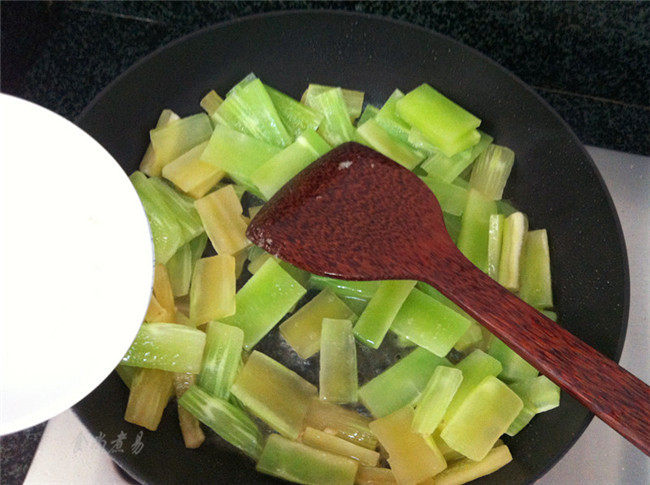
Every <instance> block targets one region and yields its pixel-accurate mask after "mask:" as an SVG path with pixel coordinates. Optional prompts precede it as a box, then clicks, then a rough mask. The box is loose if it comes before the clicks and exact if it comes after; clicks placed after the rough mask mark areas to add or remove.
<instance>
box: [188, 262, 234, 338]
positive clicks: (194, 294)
mask: <svg viewBox="0 0 650 485" xmlns="http://www.w3.org/2000/svg"><path fill="white" fill-rule="evenodd" d="M235 283H236V279H235V258H234V257H233V256H230V255H228V254H219V255H217V256H212V257H209V258H202V259H199V260H198V261H197V262H196V266H195V268H194V275H193V277H192V286H191V288H190V321H191V322H192V323H193V324H194V325H201V324H203V323H205V322H208V321H210V320H217V319H220V318H222V317H227V316H230V315H234V313H235Z"/></svg>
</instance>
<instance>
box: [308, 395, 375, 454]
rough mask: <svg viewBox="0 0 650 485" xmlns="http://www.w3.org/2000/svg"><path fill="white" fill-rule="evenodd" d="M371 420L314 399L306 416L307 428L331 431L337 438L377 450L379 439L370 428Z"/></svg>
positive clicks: (354, 412)
mask: <svg viewBox="0 0 650 485" xmlns="http://www.w3.org/2000/svg"><path fill="white" fill-rule="evenodd" d="M368 423H370V419H369V418H367V417H365V416H363V415H361V414H359V413H357V412H356V411H352V410H350V409H346V408H344V407H341V406H338V405H336V404H332V403H329V402H326V401H321V400H320V399H318V398H313V399H312V400H311V401H310V403H309V409H308V411H307V415H306V416H305V426H309V427H311V428H314V429H319V430H321V431H323V430H326V429H327V430H331V431H333V432H334V434H335V436H338V437H339V438H341V439H344V440H346V441H349V442H350V443H354V444H356V445H359V446H362V447H364V448H367V449H369V450H374V449H375V448H377V438H376V437H375V435H373V434H372V432H371V431H370V428H369V427H368Z"/></svg>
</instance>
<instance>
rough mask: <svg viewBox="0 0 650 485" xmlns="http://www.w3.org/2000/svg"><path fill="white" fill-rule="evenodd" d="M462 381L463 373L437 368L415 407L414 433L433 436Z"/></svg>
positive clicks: (444, 367)
mask: <svg viewBox="0 0 650 485" xmlns="http://www.w3.org/2000/svg"><path fill="white" fill-rule="evenodd" d="M462 381H463V372H462V371H460V370H458V369H455V368H453V367H446V366H444V365H441V366H438V367H436V370H435V371H434V372H433V375H432V376H431V379H429V382H428V383H427V387H425V388H424V391H423V392H422V397H420V400H419V401H418V402H417V404H416V406H415V415H414V416H413V422H412V424H411V428H412V429H413V431H415V432H416V433H420V434H422V435H426V436H429V435H431V434H433V432H434V431H435V430H436V428H437V427H438V425H439V424H440V422H441V421H442V418H443V417H444V416H445V411H447V408H448V407H449V403H451V400H452V399H453V397H454V394H456V391H457V390H458V387H459V386H460V383H461V382H462Z"/></svg>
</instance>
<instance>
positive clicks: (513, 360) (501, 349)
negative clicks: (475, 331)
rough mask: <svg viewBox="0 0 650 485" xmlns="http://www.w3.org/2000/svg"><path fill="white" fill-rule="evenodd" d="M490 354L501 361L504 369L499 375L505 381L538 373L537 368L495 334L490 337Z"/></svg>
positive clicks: (520, 378) (529, 376) (513, 380)
mask: <svg viewBox="0 0 650 485" xmlns="http://www.w3.org/2000/svg"><path fill="white" fill-rule="evenodd" d="M488 354H490V355H491V356H492V357H494V358H495V359H497V360H498V361H499V362H501V365H502V366H503V370H502V371H501V373H500V374H499V376H498V377H499V379H501V380H503V381H505V382H516V381H520V380H522V379H528V378H531V377H536V376H537V374H538V372H537V369H535V368H534V367H533V366H532V365H530V364H529V363H528V362H526V361H525V360H524V359H523V358H522V357H520V356H519V355H517V354H516V353H515V351H514V350H512V349H511V348H510V347H508V346H507V345H506V344H504V343H503V342H502V341H501V340H499V339H498V338H496V337H495V336H492V337H491V338H490V344H489V347H488Z"/></svg>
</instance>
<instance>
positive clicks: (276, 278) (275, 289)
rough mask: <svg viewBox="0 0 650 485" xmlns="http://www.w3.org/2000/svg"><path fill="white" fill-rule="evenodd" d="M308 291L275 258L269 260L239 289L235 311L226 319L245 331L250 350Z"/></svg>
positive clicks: (246, 347) (224, 320)
mask: <svg viewBox="0 0 650 485" xmlns="http://www.w3.org/2000/svg"><path fill="white" fill-rule="evenodd" d="M305 293H306V290H305V289H304V288H303V287H302V286H301V285H300V284H299V283H298V282H297V281H296V280H294V279H293V278H292V277H291V275H289V273H287V272H286V271H285V270H284V269H283V268H282V266H280V264H279V263H278V262H277V261H276V260H275V259H273V258H271V259H268V260H267V261H266V262H265V263H264V264H263V265H262V267H261V268H260V269H259V270H257V272H256V273H255V274H254V275H253V276H252V277H251V279H249V280H248V281H247V282H246V284H245V285H244V286H243V287H242V288H241V289H240V290H239V291H238V292H237V295H236V297H235V302H236V312H235V314H234V315H232V316H229V317H226V318H223V319H222V321H223V323H227V324H229V325H234V326H236V327H239V328H241V329H242V330H243V331H244V348H245V349H246V350H250V349H251V348H253V347H254V346H255V345H256V344H257V342H259V341H260V340H261V338H262V337H264V335H266V334H267V333H268V332H269V331H270V330H271V329H272V328H273V327H274V326H275V324H276V323H278V322H279V321H280V319H281V318H282V317H283V316H284V315H286V314H287V312H288V311H289V310H290V309H291V308H292V307H293V306H294V305H295V304H296V303H297V302H298V300H300V298H302V297H303V295H304V294H305Z"/></svg>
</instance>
